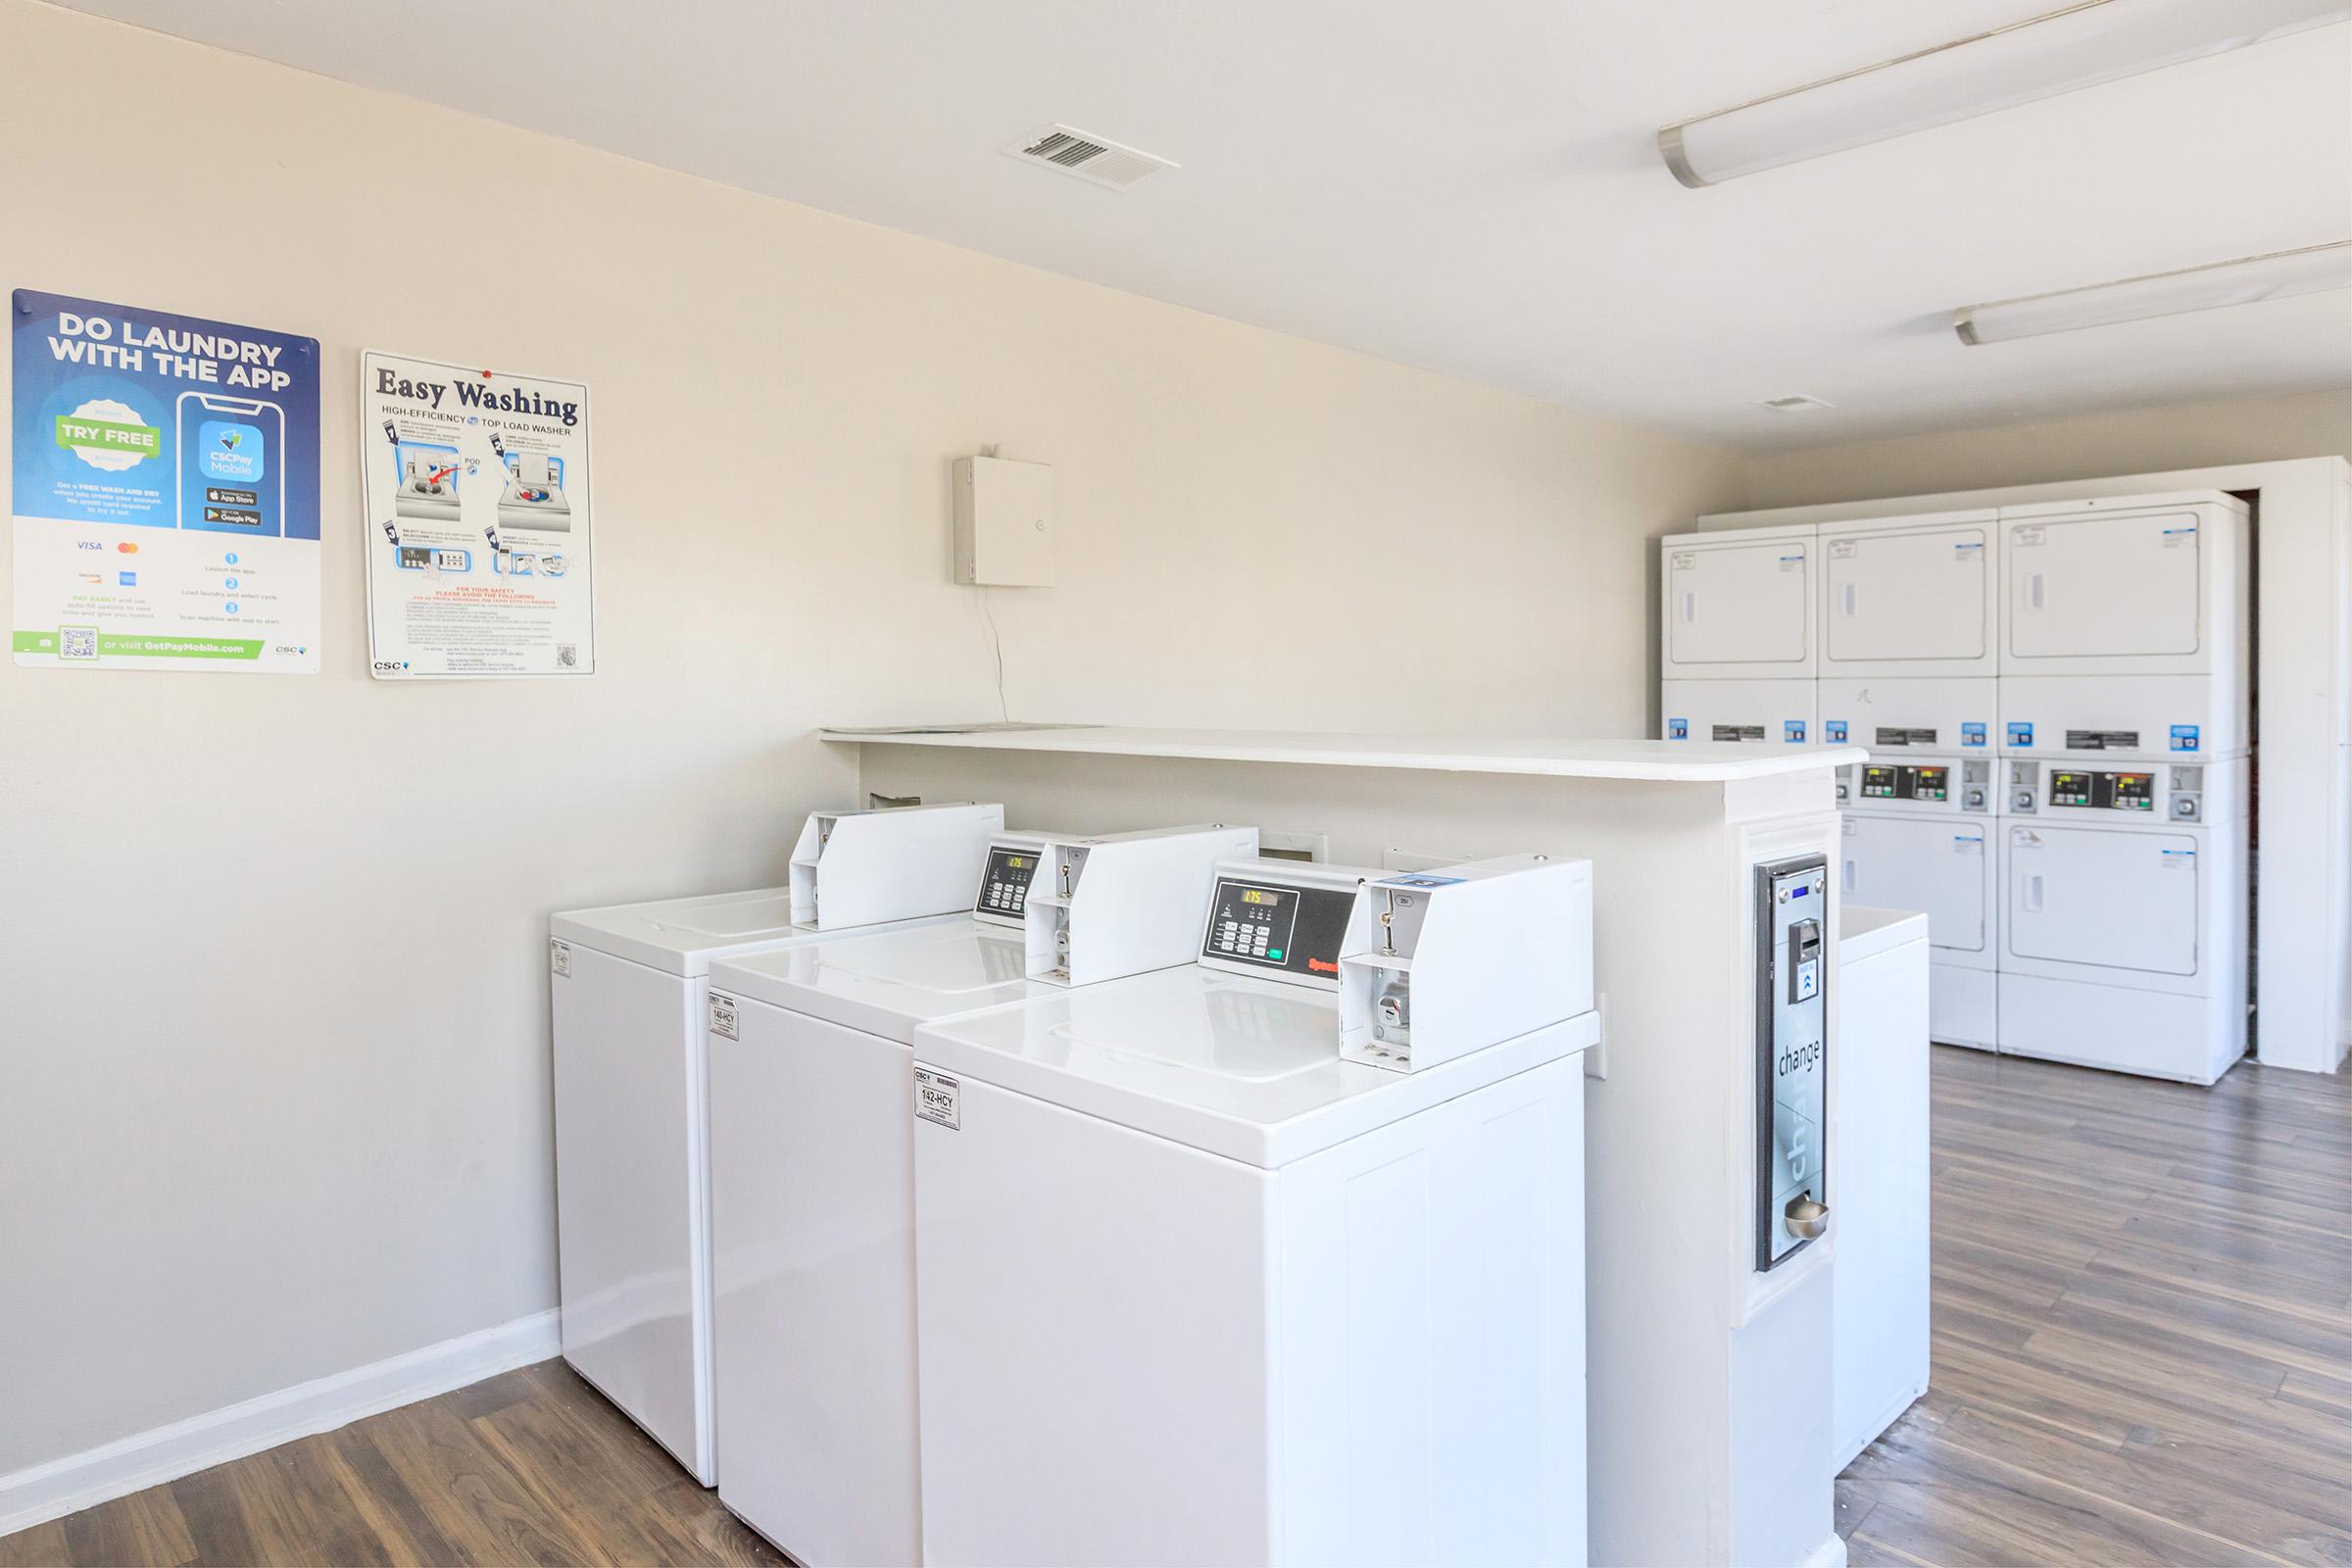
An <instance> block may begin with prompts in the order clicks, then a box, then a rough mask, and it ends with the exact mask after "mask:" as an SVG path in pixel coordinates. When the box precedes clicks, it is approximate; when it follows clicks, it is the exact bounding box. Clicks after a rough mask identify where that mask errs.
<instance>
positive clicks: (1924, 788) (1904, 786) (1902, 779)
mask: <svg viewBox="0 0 2352 1568" xmlns="http://www.w3.org/2000/svg"><path fill="white" fill-rule="evenodd" d="M1861 793H1862V799H1864V800H1866V801H1869V800H1887V801H1943V800H1949V799H1950V798H1951V793H1952V770H1951V769H1950V768H1948V767H1912V766H1909V765H1902V766H1893V765H1889V764H1887V763H1883V762H1865V763H1864V764H1862V792H1861Z"/></svg>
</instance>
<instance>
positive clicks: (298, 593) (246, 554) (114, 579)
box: [9, 289, 319, 674]
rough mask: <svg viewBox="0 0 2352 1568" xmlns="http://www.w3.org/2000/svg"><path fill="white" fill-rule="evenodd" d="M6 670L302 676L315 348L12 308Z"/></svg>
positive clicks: (165, 323)
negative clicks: (9, 662) (11, 584)
mask: <svg viewBox="0 0 2352 1568" xmlns="http://www.w3.org/2000/svg"><path fill="white" fill-rule="evenodd" d="M11 306H12V309H11V313H10V321H9V324H10V333H9V336H10V364H11V368H12V371H13V388H14V391H13V405H14V413H13V420H12V426H11V428H12V446H11V451H12V453H13V461H12V463H11V465H10V466H11V470H12V471H11V506H10V512H11V515H12V516H13V517H14V518H15V529H14V539H15V555H16V584H15V605H16V615H15V621H14V624H13V628H12V637H11V643H12V647H13V650H14V652H15V655H16V661H17V662H18V663H20V664H27V665H38V666H46V667H54V668H61V669H62V668H83V669H195V670H213V671H225V672H261V673H273V674H314V673H316V672H317V671H318V669H319V344H318V341H317V340H316V339H314V338H307V337H294V336H290V335H288V334H286V333H283V332H269V331H264V330H262V329H261V328H259V327H252V326H235V325H231V324H229V323H227V322H224V321H213V320H206V319H201V318H198V317H191V316H175V315H173V314H172V313H170V312H168V311H150V310H143V309H139V308H137V307H133V306H127V305H110V304H107V303H105V302H103V301H100V300H87V299H79V298H75V297H74V296H72V295H67V294H43V293H38V292H36V291H34V290H31V289H19V290H17V291H16V293H15V295H14V296H13V297H12V299H11Z"/></svg>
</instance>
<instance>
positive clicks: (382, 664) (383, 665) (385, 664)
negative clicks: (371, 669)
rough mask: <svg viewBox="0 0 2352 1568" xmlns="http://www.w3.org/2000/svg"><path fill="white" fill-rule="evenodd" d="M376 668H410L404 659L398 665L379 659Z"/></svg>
mask: <svg viewBox="0 0 2352 1568" xmlns="http://www.w3.org/2000/svg"><path fill="white" fill-rule="evenodd" d="M375 667H376V668H378V669H406V668H408V667H409V662H408V661H407V660H405V659H404V660H402V661H401V662H398V663H392V662H388V661H385V660H381V659H379V660H377V661H376V662H375Z"/></svg>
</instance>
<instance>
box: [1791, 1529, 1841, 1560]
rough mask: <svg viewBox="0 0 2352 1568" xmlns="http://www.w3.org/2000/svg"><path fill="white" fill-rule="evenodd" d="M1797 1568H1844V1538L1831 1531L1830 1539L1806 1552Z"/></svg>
mask: <svg viewBox="0 0 2352 1568" xmlns="http://www.w3.org/2000/svg"><path fill="white" fill-rule="evenodd" d="M1797 1568H1845V1540H1844V1538H1843V1537H1841V1536H1839V1535H1838V1532H1837V1531H1835V1530H1833V1531H1831V1532H1830V1539H1829V1540H1827V1541H1825V1542H1823V1543H1822V1544H1820V1545H1818V1546H1815V1547H1814V1548H1813V1549H1812V1550H1811V1551H1808V1552H1806V1553H1805V1557H1804V1561H1802V1562H1801V1563H1799V1564H1797Z"/></svg>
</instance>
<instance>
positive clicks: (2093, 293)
mask: <svg viewBox="0 0 2352 1568" xmlns="http://www.w3.org/2000/svg"><path fill="white" fill-rule="evenodd" d="M2331 288H2352V239H2339V240H2336V241H2335V242H2333V243H2332V244H2327V245H2306V246H2304V247H2303V248H2302V249H2301V250H2293V251H2273V252H2271V253H2270V254H2269V255H2267V256H2241V257H2239V258H2238V259H2237V260H2236V261H2233V262H2213V263H2210V264H2209V265H2207V266H2204V267H2184V268H2182V269H2181V270H2179V271H2177V272H2150V273H2149V274H2147V275H2146V276H2145V277H2127V278H2122V279H2119V280H2118V281H2116V282H2113V283H2093V284H2091V285H2090V286H2089V287H2088V288H2062V289H2059V290H2057V291H2056V292H2055V293H2050V294H2029V295H2027V296H2026V297H2025V298H2024V299H2016V300H1995V301H1993V302H1992V303H1990V304H1988V305H1971V306H1970V307H1968V309H1966V310H1964V311H1955V312H1953V313H1952V330H1954V331H1955V332H1958V333H1959V334H1960V341H1961V342H1963V343H1971V344H1976V343H2006V342H2008V341H2009V340H2010V339H2012V338H2020V337H2037V336H2039V335H2040V334H2042V333H2044V332H2072V331H2074V330H2076V329H2077V328H2078V327H2084V326H2111V325H2113V324H2115V323H2116V322H2118V321H2144V320H2147V319H2149V318H2151V317H2156V316H2185V315H2187V314H2188V313H2189V312H2190V311H2212V310H2219V309H2220V308H2221V307H2223V306H2225V305H2251V304H2253V303H2254V302H2255V301H2257V300H2282V299H2285V298H2287V297H2289V296H2290V295H2295V294H2318V293H2322V292H2324V291H2326V290H2327V289H2331Z"/></svg>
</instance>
